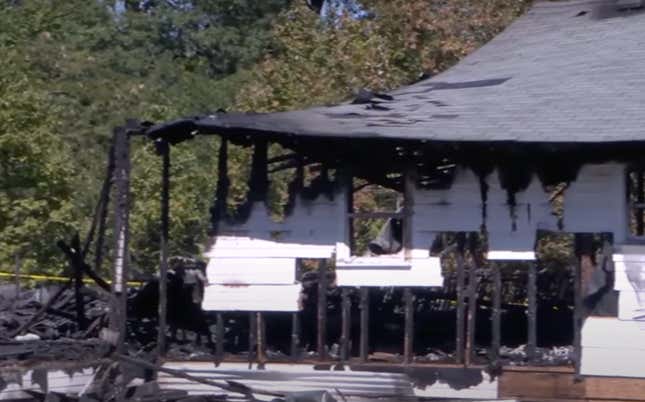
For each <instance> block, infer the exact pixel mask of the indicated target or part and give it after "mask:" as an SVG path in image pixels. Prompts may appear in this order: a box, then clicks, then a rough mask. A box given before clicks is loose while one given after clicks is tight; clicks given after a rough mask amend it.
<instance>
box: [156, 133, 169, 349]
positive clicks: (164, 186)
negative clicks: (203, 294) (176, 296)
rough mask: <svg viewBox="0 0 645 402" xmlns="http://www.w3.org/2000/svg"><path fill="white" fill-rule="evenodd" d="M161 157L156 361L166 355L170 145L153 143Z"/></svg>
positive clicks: (161, 142)
mask: <svg viewBox="0 0 645 402" xmlns="http://www.w3.org/2000/svg"><path fill="white" fill-rule="evenodd" d="M155 145H156V147H157V152H158V153H159V154H160V155H161V159H162V169H161V238H160V244H159V246H160V249H161V250H160V251H161V252H160V261H159V306H158V313H159V321H158V324H159V330H158V332H157V359H160V358H162V357H163V356H164V355H165V353H166V326H167V324H166V319H167V310H168V227H169V214H170V209H169V203H170V144H168V142H167V141H165V140H159V141H157V142H156V143H155Z"/></svg>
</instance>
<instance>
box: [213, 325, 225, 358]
mask: <svg viewBox="0 0 645 402" xmlns="http://www.w3.org/2000/svg"><path fill="white" fill-rule="evenodd" d="M215 337H216V343H215V362H216V363H217V364H218V365H219V364H220V363H221V362H222V361H223V360H224V314H223V313H221V312H218V313H217V323H216V324H215Z"/></svg>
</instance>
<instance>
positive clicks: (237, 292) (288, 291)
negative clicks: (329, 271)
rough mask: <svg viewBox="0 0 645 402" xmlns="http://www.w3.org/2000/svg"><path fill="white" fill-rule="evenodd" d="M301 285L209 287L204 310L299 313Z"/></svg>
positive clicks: (205, 292)
mask: <svg viewBox="0 0 645 402" xmlns="http://www.w3.org/2000/svg"><path fill="white" fill-rule="evenodd" d="M301 290H302V287H301V285H300V284H295V285H248V286H230V285H209V286H206V289H205V291H204V301H203V302H202V308H203V309H204V310H213V311H285V312H287V311H291V312H294V311H298V310H300V291H301Z"/></svg>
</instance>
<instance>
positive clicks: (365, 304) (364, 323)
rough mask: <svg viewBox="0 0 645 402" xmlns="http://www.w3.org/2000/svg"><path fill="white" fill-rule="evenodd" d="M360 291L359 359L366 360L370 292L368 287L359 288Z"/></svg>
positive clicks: (367, 353)
mask: <svg viewBox="0 0 645 402" xmlns="http://www.w3.org/2000/svg"><path fill="white" fill-rule="evenodd" d="M360 292H361V302H360V309H361V338H360V360H361V361H363V362H366V361H367V360H368V355H369V326H370V294H369V288H366V287H362V288H360Z"/></svg>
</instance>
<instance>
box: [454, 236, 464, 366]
mask: <svg viewBox="0 0 645 402" xmlns="http://www.w3.org/2000/svg"><path fill="white" fill-rule="evenodd" d="M465 241H466V236H465V234H464V233H458V234H457V248H456V250H455V262H456V267H457V312H456V316H457V318H456V319H457V324H456V329H457V331H456V332H457V333H456V334H455V349H456V350H455V360H456V362H457V364H461V363H463V362H464V341H465V339H464V338H465V335H466V328H465V308H466V305H465V294H464V293H465V289H464V286H465V282H466V274H465V271H464V246H465Z"/></svg>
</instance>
